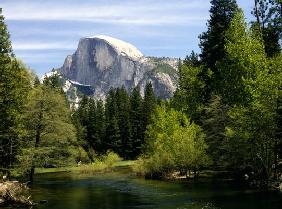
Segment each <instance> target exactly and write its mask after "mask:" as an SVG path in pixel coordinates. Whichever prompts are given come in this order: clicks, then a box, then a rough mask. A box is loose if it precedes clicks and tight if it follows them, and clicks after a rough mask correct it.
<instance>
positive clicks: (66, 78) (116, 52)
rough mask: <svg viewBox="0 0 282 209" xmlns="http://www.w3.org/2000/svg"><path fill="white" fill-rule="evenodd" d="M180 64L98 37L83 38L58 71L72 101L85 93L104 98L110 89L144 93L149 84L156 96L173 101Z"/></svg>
mask: <svg viewBox="0 0 282 209" xmlns="http://www.w3.org/2000/svg"><path fill="white" fill-rule="evenodd" d="M177 64H178V59H173V58H155V57H145V56H144V55H143V54H142V53H141V52H140V51H139V50H138V49H137V48H136V47H134V46H133V45H131V44H129V43H126V42H124V41H121V40H118V39H115V38H112V37H108V36H95V37H89V38H82V39H80V41H79V44H78V48H77V50H76V51H75V53H74V54H73V55H69V56H67V58H66V59H65V62H64V65H63V66H62V67H61V68H59V69H58V70H57V72H58V73H59V74H60V75H61V77H62V79H63V85H64V90H65V91H66V92H67V94H68V96H69V99H70V101H73V102H75V101H77V100H78V98H77V97H79V96H81V95H82V94H87V95H88V96H93V97H96V98H102V99H103V98H105V96H106V94H107V92H108V91H109V89H110V88H111V87H113V88H117V87H121V86H125V88H126V89H127V90H128V91H131V90H132V89H133V88H134V87H135V86H137V85H139V86H140V89H141V93H143V91H144V88H145V85H146V83H147V82H151V83H152V84H153V88H154V91H155V94H156V95H157V96H159V97H161V98H170V97H171V96H172V95H173V93H174V91H175V89H176V84H177Z"/></svg>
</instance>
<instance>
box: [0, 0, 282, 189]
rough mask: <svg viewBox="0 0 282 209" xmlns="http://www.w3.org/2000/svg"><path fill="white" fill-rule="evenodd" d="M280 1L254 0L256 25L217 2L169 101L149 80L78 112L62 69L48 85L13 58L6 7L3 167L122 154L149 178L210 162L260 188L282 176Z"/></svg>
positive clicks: (228, 2)
mask: <svg viewBox="0 0 282 209" xmlns="http://www.w3.org/2000/svg"><path fill="white" fill-rule="evenodd" d="M281 8H282V7H281V1H280V0H254V11H253V14H254V16H255V18H256V21H254V22H252V24H251V26H250V27H248V24H247V23H246V22H245V18H244V14H243V11H241V10H240V9H239V8H238V6H237V4H236V1H235V0H211V9H210V14H211V15H210V20H209V21H208V24H207V26H208V29H207V31H206V32H204V33H203V34H202V35H200V47H201V53H200V54H199V55H197V54H196V53H195V52H192V53H191V55H190V56H187V57H186V59H185V60H184V61H183V62H182V61H180V62H179V71H178V75H177V76H178V77H179V78H178V79H179V82H178V88H177V90H176V92H175V95H174V97H173V98H172V99H171V100H169V101H160V102H158V101H157V99H156V97H155V95H154V91H153V88H152V85H151V83H148V84H147V85H146V88H145V91H144V96H143V95H141V93H140V88H139V87H138V86H137V87H135V88H134V89H132V90H131V91H130V93H128V92H127V91H126V89H125V88H124V87H122V88H117V89H111V90H110V91H109V92H108V94H107V96H106V98H105V101H102V100H96V99H95V98H88V97H86V96H84V97H83V98H82V99H81V101H80V104H79V107H78V108H77V109H73V110H72V111H70V108H69V104H68V102H67V100H66V97H65V95H64V93H63V91H62V89H61V88H60V86H59V85H60V82H59V78H58V77H57V75H55V76H51V77H49V78H45V79H44V81H43V83H40V81H39V80H38V79H36V77H35V76H33V74H32V73H31V72H30V71H29V70H28V69H27V67H25V66H24V65H23V64H22V63H21V62H19V61H18V60H17V59H16V58H15V56H14V54H13V51H12V47H11V43H10V41H9V34H8V31H7V26H6V24H5V23H4V17H3V15H1V13H0V166H1V171H2V172H4V173H8V174H9V173H11V171H12V170H13V171H21V173H22V174H29V175H30V179H32V176H33V173H34V169H35V168H36V167H50V166H65V165H69V164H74V163H76V162H79V163H80V162H82V163H89V162H91V161H92V162H94V161H96V165H98V164H99V162H100V161H99V158H103V157H101V156H105V155H106V156H108V158H109V159H113V158H114V159H116V160H117V159H118V160H120V158H118V157H117V155H116V154H113V152H115V153H117V154H118V155H119V156H121V157H122V158H124V159H136V158H138V160H137V163H136V166H135V170H136V171H137V172H138V173H140V174H143V175H147V176H148V177H151V178H161V177H171V176H173V175H178V176H179V175H180V176H187V177H188V176H190V174H193V175H194V177H197V176H198V175H199V172H200V171H201V170H202V169H205V168H207V169H211V170H222V171H228V172H229V173H230V174H231V175H232V176H233V177H235V178H239V179H241V180H248V181H250V182H252V183H254V184H256V185H259V186H268V185H269V182H271V181H279V179H280V181H281V174H282V169H281V164H282V135H281V133H282V131H281V124H282V122H281V119H282V116H281V114H282V112H281V110H282V105H281V101H282V98H281V95H282V94H281V85H282V69H281V68H282V55H281V30H282V28H281ZM177 76H176V77H177ZM109 150H110V151H113V152H108V151H109ZM106 153H108V154H106ZM109 153H112V154H109ZM97 156H98V157H97ZM97 159H98V160H97ZM110 161H111V160H110ZM114 161H115V160H114ZM111 162H112V161H111ZM84 168H85V169H86V170H87V169H88V167H87V166H85V167H84ZM89 169H90V170H91V169H92V168H91V166H90V167H89Z"/></svg>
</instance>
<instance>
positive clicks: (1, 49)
mask: <svg viewBox="0 0 282 209" xmlns="http://www.w3.org/2000/svg"><path fill="white" fill-rule="evenodd" d="M30 88H31V73H30V72H29V71H28V70H27V68H26V67H25V66H24V65H23V64H22V63H21V62H19V61H17V60H16V58H15V56H14V54H13V51H12V46H11V42H10V36H9V33H8V30H7V26H6V24H5V21H4V16H3V15H2V9H1V10H0V167H2V168H4V169H10V168H11V167H12V166H13V165H14V162H15V156H16V154H17V152H18V148H19V140H20V138H21V136H22V135H23V134H24V130H23V128H22V125H21V121H20V115H21V113H22V109H23V105H24V104H25V102H26V97H27V94H28V92H29V90H30ZM7 172H9V170H7Z"/></svg>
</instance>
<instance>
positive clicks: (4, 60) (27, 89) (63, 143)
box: [0, 10, 84, 180]
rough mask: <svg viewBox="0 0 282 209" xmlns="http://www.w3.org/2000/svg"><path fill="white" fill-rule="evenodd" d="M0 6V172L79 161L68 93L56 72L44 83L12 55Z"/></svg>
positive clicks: (10, 173) (22, 172)
mask: <svg viewBox="0 0 282 209" xmlns="http://www.w3.org/2000/svg"><path fill="white" fill-rule="evenodd" d="M1 12H2V10H0V174H5V175H7V176H8V178H9V176H14V177H15V176H29V179H30V180H32V178H33V174H34V169H35V167H48V166H63V165H69V164H74V163H75V162H76V160H77V158H78V156H80V153H79V152H84V151H83V149H80V148H79V146H78V143H77V141H76V130H75V127H74V125H73V124H72V120H71V114H70V113H71V112H70V110H69V104H68V102H67V100H66V97H65V95H64V93H63V91H62V89H61V87H59V83H58V80H57V78H56V77H53V78H46V79H45V80H44V81H43V83H40V81H39V79H38V78H37V77H36V76H35V75H34V74H33V73H32V72H31V70H30V69H28V68H27V67H26V66H25V65H24V64H22V63H21V62H20V61H19V60H17V59H16V57H15V55H14V54H13V50H12V46H11V42H10V40H9V33H8V31H7V26H6V24H5V22H4V17H3V15H2V13H1Z"/></svg>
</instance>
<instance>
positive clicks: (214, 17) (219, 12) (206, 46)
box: [199, 0, 238, 101]
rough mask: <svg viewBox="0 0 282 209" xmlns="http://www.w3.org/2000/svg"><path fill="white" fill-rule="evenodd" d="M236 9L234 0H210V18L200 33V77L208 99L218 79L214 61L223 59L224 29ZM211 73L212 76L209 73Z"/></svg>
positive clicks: (228, 24)
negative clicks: (202, 69) (205, 30)
mask: <svg viewBox="0 0 282 209" xmlns="http://www.w3.org/2000/svg"><path fill="white" fill-rule="evenodd" d="M237 11H238V6H237V3H236V0H211V9H210V20H209V21H208V24H207V26H208V30H207V32H204V33H202V34H201V35H200V37H199V38H200V48H201V54H200V58H201V62H202V63H203V65H204V66H205V67H204V71H203V72H202V73H201V75H200V77H201V78H202V80H203V81H204V82H205V83H206V86H205V98H206V101H208V100H209V98H210V96H211V92H212V91H214V90H215V89H216V88H217V87H216V85H217V83H218V81H219V80H220V78H218V70H217V68H216V63H217V62H218V61H220V60H222V59H224V57H225V55H226V53H225V49H224V45H225V40H226V30H227V29H228V28H229V26H230V22H231V20H232V18H233V17H234V14H235V13H236V12H237ZM211 73H212V77H210V74H211Z"/></svg>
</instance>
